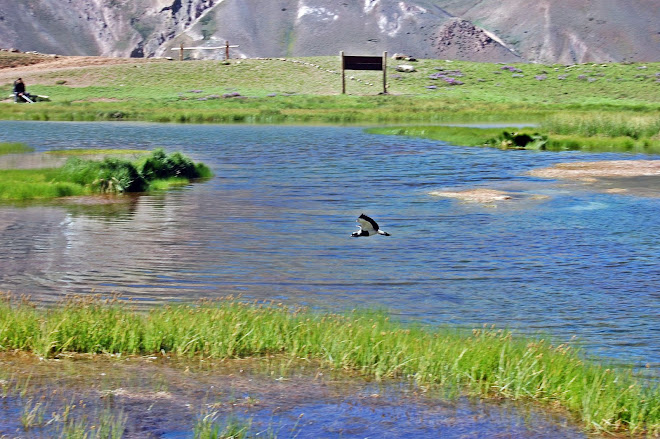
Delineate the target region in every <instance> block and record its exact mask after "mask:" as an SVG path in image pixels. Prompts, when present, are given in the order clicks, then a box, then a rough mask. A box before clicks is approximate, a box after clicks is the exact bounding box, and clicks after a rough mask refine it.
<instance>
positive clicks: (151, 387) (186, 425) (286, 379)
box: [0, 355, 586, 439]
mask: <svg viewBox="0 0 660 439" xmlns="http://www.w3.org/2000/svg"><path fill="white" fill-rule="evenodd" d="M286 363H290V360H289V361H285V360H276V359H275V360H274V359H264V360H257V361H255V360H232V361H223V362H207V361H204V362H199V363H195V362H187V363H184V364H181V363H177V362H175V361H173V360H170V359H167V358H164V357H159V358H155V357H154V358H129V359H110V358H100V359H99V358H97V359H96V360H94V361H89V360H88V359H85V358H84V357H78V358H74V359H62V360H47V361H42V360H39V359H37V358H35V357H30V356H25V355H18V356H11V355H8V356H0V364H2V366H3V368H2V372H0V392H1V394H0V395H1V397H0V401H1V405H0V407H1V409H0V435H8V437H17V436H18V437H24V438H41V437H60V433H61V432H62V431H63V430H64V429H65V428H66V425H68V424H71V423H78V425H79V428H83V427H84V428H85V429H86V430H88V431H89V430H90V429H91V428H92V426H94V425H96V426H97V428H98V425H99V424H100V423H101V422H103V418H104V417H105V418H106V419H107V418H108V417H110V416H112V417H114V418H115V419H118V418H120V416H123V418H124V423H123V424H124V425H123V427H124V429H125V430H124V436H123V437H125V438H127V439H129V438H136V439H138V438H139V439H143V438H155V437H161V438H171V439H173V438H181V439H184V438H186V439H188V438H192V437H193V429H194V425H195V423H196V421H197V420H200V419H202V418H204V417H205V416H210V417H213V419H215V421H216V422H217V423H219V424H221V425H222V424H223V423H224V422H226V420H227V419H229V418H230V417H233V418H235V419H240V420H242V421H243V422H244V423H248V422H249V423H251V427H250V431H251V432H252V433H253V434H254V433H258V432H260V433H261V435H258V436H255V437H280V438H293V437H300V438H332V437H344V438H356V439H357V438H361V439H362V438H367V437H373V438H396V437H416V438H436V437H438V434H439V433H440V434H441V435H442V437H448V438H477V437H506V438H537V439H538V438H548V439H550V438H556V437H562V438H584V437H586V436H585V435H584V433H582V432H581V430H580V428H579V427H578V426H576V425H575V424H573V423H571V422H569V421H567V420H566V419H565V418H562V416H561V415H560V414H558V413H547V409H545V411H546V412H545V413H544V411H543V409H541V408H538V407H531V406H528V405H524V404H520V403H518V404H516V403H513V402H505V401H500V402H492V401H491V402H484V401H479V400H474V399H467V398H459V399H453V400H451V401H448V400H446V399H444V398H439V397H438V395H435V394H433V393H431V392H428V391H424V390H423V389H420V388H415V387H412V386H410V385H405V384H401V383H398V384H397V383H387V382H383V383H373V382H366V381H364V380H360V379H358V378H351V377H347V376H346V374H344V373H339V372H332V371H327V370H326V371H324V372H321V370H318V369H316V368H315V366H314V365H313V364H308V363H300V364H289V365H288V366H287V365H285V364H286ZM30 412H33V413H40V414H41V421H40V422H37V421H36V420H35V421H34V422H33V424H32V425H30V428H28V429H25V428H24V426H23V423H22V422H21V420H22V419H23V420H25V419H26V418H27V416H26V414H27V413H30ZM67 412H68V416H69V417H68V419H67V418H65V417H64V414H65V413H67ZM106 422H107V421H106ZM270 433H272V434H273V435H269V434H270ZM78 436H82V435H81V434H79V435H78ZM78 436H75V437H78ZM3 437H4V436H3ZM250 437H253V436H250Z"/></svg>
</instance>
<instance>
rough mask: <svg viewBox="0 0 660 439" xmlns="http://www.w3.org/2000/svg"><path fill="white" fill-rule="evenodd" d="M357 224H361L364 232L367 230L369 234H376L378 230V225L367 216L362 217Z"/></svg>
mask: <svg viewBox="0 0 660 439" xmlns="http://www.w3.org/2000/svg"><path fill="white" fill-rule="evenodd" d="M357 222H358V223H359V224H360V227H361V228H362V230H367V231H369V232H372V231H373V232H375V231H377V230H378V223H376V221H374V220H373V219H371V218H369V217H368V216H367V215H365V214H362V215H360V217H359V218H358V219H357Z"/></svg>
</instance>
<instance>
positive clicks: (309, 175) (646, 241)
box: [0, 122, 660, 373]
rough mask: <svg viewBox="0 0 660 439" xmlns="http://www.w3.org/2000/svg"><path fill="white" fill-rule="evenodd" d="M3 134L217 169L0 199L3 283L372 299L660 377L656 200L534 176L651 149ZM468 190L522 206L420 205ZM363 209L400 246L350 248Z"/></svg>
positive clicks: (325, 136)
mask: <svg viewBox="0 0 660 439" xmlns="http://www.w3.org/2000/svg"><path fill="white" fill-rule="evenodd" d="M0 133H2V134H0V141H22V142H25V143H27V144H29V145H30V146H33V147H35V148H36V150H37V151H39V152H41V151H47V150H50V149H66V148H127V147H128V148H136V149H153V148H155V147H160V146H162V147H164V148H166V149H167V150H170V151H172V150H181V151H183V152H184V153H186V154H188V155H190V156H192V157H194V158H195V160H198V161H203V162H205V163H207V164H208V165H209V166H210V167H211V168H212V169H213V171H214V172H215V177H214V178H213V179H212V180H210V181H208V182H205V183H202V184H194V185H191V186H188V187H185V188H183V189H181V190H174V191H170V192H167V193H161V194H153V195H144V196H139V197H124V198H123V200H124V201H125V202H123V203H121V204H103V205H100V206H94V205H89V204H86V203H82V202H72V203H63V202H54V203H49V204H48V205H44V204H37V205H35V204H32V205H22V206H7V205H5V206H0V248H2V249H3V251H2V252H1V253H0V290H2V291H7V290H10V291H12V292H14V293H17V294H23V293H25V294H30V295H32V296H33V298H35V299H38V300H42V301H53V300H57V299H58V298H60V297H62V296H63V295H64V294H68V293H82V294H87V293H90V292H92V291H94V292H95V293H101V294H108V293H111V292H119V293H121V294H123V296H124V297H132V298H136V299H139V300H142V301H145V302H147V303H151V302H154V303H156V302H163V301H189V300H192V299H196V298H200V297H218V296H224V295H227V294H241V295H242V296H243V297H245V298H248V299H252V298H254V299H274V300H276V301H282V302H286V303H291V304H305V305H309V306H312V307H315V308H319V309H323V310H344V309H350V308H353V307H356V306H359V307H369V308H382V309H387V310H389V311H390V312H391V313H392V314H394V315H396V316H398V317H399V318H402V319H405V320H408V321H420V322H425V323H432V324H450V325H455V324H458V325H466V326H481V325H482V324H494V325H497V326H498V327H507V328H511V329H513V330H515V331H518V332H528V333H539V332H541V333H545V334H549V335H551V336H552V337H554V338H556V339H557V340H558V341H560V342H564V341H568V340H571V338H572V337H577V339H578V341H579V343H581V345H582V346H584V348H585V350H586V352H587V353H588V354H589V355H594V356H598V357H600V358H604V359H606V360H611V361H614V362H616V363H626V364H632V365H633V366H635V367H644V366H646V365H648V366H649V369H650V370H651V371H652V373H653V372H657V370H658V367H659V366H660V343H658V340H659V339H660V252H659V251H658V250H659V248H660V244H659V242H660V241H659V239H658V238H659V232H658V231H659V230H660V216H659V215H658V207H659V200H660V199H659V198H657V194H659V193H660V189H659V188H658V187H657V186H656V187H655V188H654V187H650V188H648V189H649V190H650V192H651V193H653V191H656V192H655V193H656V197H653V196H633V195H621V194H611V193H604V192H599V191H596V190H593V189H592V188H590V187H589V186H585V185H582V184H574V183H565V182H557V181H552V180H542V179H538V178H533V177H530V176H527V175H525V173H526V172H527V171H529V170H531V169H534V168H537V167H545V166H550V165H552V164H554V163H559V162H569V161H584V160H588V161H594V160H607V159H639V158H645V159H648V158H649V157H640V156H634V155H615V154H586V153H579V152H566V153H550V152H539V151H501V150H495V149H480V148H466V147H460V146H452V145H447V144H444V143H442V142H436V141H428V140H421V139H409V138H402V137H387V136H378V135H370V134H365V133H364V132H363V130H362V129H361V128H358V127H348V128H346V127H311V126H305V127H294V126H210V125H202V126H200V125H160V124H129V123H44V122H0ZM650 158H653V157H650ZM0 172H1V171H0ZM644 184H645V185H648V184H654V183H652V182H651V183H649V182H644ZM655 184H657V183H655ZM471 188H493V189H502V190H508V191H511V192H513V193H515V194H516V197H514V198H515V199H514V200H511V201H508V202H498V203H495V204H490V205H483V204H474V203H462V202H460V201H458V200H453V199H447V198H440V197H436V196H432V195H430V194H429V192H431V191H434V190H441V189H471ZM360 213H365V214H367V215H370V216H371V217H373V218H374V219H376V220H377V221H378V222H379V224H380V226H381V227H382V228H383V229H384V230H386V231H388V232H389V233H391V235H392V236H390V237H383V236H377V237H372V238H358V239H355V238H350V234H351V232H353V231H354V230H356V228H355V226H356V223H355V219H356V218H357V216H358V215H360Z"/></svg>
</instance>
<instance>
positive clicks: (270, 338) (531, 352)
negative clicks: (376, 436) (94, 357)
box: [0, 295, 660, 435]
mask: <svg viewBox="0 0 660 439" xmlns="http://www.w3.org/2000/svg"><path fill="white" fill-rule="evenodd" d="M0 350H3V351H11V350H23V351H29V352H34V353H36V354H38V355H41V356H44V357H55V356H58V355H60V354H62V353H64V352H81V353H108V354H135V355H148V354H159V353H166V354H172V355H176V356H179V357H183V358H197V357H211V358H218V359H223V358H240V357H249V356H262V355H269V354H282V355H285V356H291V357H292V358H305V359H316V360H320V361H321V362H322V363H323V364H325V365H326V366H327V367H333V368H337V369H345V370H348V371H352V372H357V373H360V374H362V375H364V376H367V377H373V378H376V379H383V378H405V379H410V380H413V381H415V382H417V383H418V384H420V385H440V386H444V387H446V388H450V389H451V388H454V389H460V391H464V392H468V393H470V394H473V395H480V396H484V397H506V398H512V399H529V400H535V401H540V402H543V403H546V404H550V405H557V406H561V407H563V408H565V409H567V410H569V411H570V412H571V413H573V414H574V415H575V416H577V417H579V418H580V419H581V420H582V421H583V422H584V425H585V426H586V427H587V428H590V429H598V430H603V431H627V432H630V433H631V434H643V433H648V434H651V435H653V434H658V433H660V389H658V387H657V384H652V383H651V384H650V383H649V382H648V381H643V380H641V379H638V378H636V377H635V376H634V375H633V374H632V373H631V372H630V371H622V370H618V369H617V370H615V369H610V368H607V367H605V366H602V365H599V364H596V363H593V362H591V361H587V360H585V359H584V358H583V357H582V355H580V353H579V352H576V351H575V350H574V349H572V348H571V347H570V346H567V345H560V346H553V345H552V344H551V343H549V342H548V341H545V340H542V339H531V338H524V337H514V336H513V335H512V334H511V333H510V332H506V331H502V330H496V329H494V328H489V327H484V328H480V329H475V330H473V331H472V332H471V333H464V332H461V331H457V330H447V329H437V328H423V327H409V326H404V325H402V324H400V323H397V322H394V321H391V320H390V318H389V317H388V316H387V315H385V314H383V313H373V312H353V313H351V314H349V315H338V314H319V313H312V312H309V311H307V310H304V309H289V308H287V307H284V306H282V305H281V304H278V305H273V304H270V305H263V304H257V303H253V304H246V303H243V302H240V301H238V300H235V299H227V300H222V301H219V302H201V303H198V304H195V305H176V306H161V307H155V308H153V309H150V310H149V311H147V312H140V311H137V310H135V309H132V308H131V307H130V305H129V304H126V303H123V302H120V301H118V300H117V299H113V300H109V301H101V300H99V299H90V298H85V299H83V298H69V299H67V300H65V301H64V302H62V303H60V304H59V305H57V306H54V307H51V308H47V309H39V308H37V307H36V306H35V305H33V304H31V303H30V302H29V301H27V300H25V299H23V300H17V299H16V298H12V297H11V296H9V295H5V296H4V297H3V300H2V301H1V302H0Z"/></svg>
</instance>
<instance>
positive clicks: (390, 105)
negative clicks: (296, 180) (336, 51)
mask: <svg viewBox="0 0 660 439" xmlns="http://www.w3.org/2000/svg"><path fill="white" fill-rule="evenodd" d="M5 53H6V52H0V66H2V65H4V64H3V59H4V58H3V57H5V55H4V54H5ZM5 61H6V60H5ZM390 61H391V62H390V66H389V68H388V71H387V81H388V91H389V94H388V95H386V96H379V95H378V94H379V92H381V91H382V82H381V81H382V74H381V73H380V72H363V71H347V77H348V79H347V95H341V94H340V93H341V78H340V74H339V72H338V69H339V60H338V57H316V58H304V59H286V60H283V59H250V60H240V61H238V60H232V61H231V62H230V63H229V64H224V63H222V62H218V61H185V62H178V61H166V60H147V61H145V60H136V61H135V62H131V61H130V60H123V62H122V63H119V64H114V63H113V64H107V65H104V64H103V63H100V62H98V63H89V64H87V65H82V66H76V65H75V63H71V62H67V63H65V62H64V60H61V61H59V64H58V62H57V61H48V62H43V63H41V64H39V66H37V68H35V67H34V66H30V67H23V68H12V69H7V68H5V69H0V84H1V85H0V93H2V95H4V96H8V95H9V94H10V92H11V82H12V81H13V79H15V77H16V76H17V75H21V76H23V77H24V79H25V80H26V82H27V85H28V91H30V92H31V93H33V94H40V95H48V96H50V98H51V102H44V103H38V104H36V105H14V104H13V103H11V101H10V100H6V101H4V102H6V104H5V103H3V104H0V118H3V119H32V120H113V119H124V120H127V119H128V120H145V121H164V122H168V121H173V122H265V123H272V122H294V123H299V122H329V123H337V122H356V123H360V122H389V123H400V122H436V121H469V120H484V121H488V120H490V121H514V120H515V121H517V120H525V121H538V120H542V119H544V118H545V117H547V116H548V115H552V114H556V113H559V112H565V111H568V110H570V111H571V112H582V111H592V110H601V111H610V112H611V111H617V112H625V113H627V112H635V113H638V112H644V113H651V114H660V63H651V64H597V65H595V64H588V65H575V66H563V65H552V66H551V65H539V64H516V65H502V64H490V63H471V62H458V61H456V62H451V61H445V60H421V61H419V62H416V63H410V64H412V65H414V67H415V69H416V71H415V72H413V73H401V72H397V71H396V70H395V67H396V65H398V64H401V62H396V61H393V60H390Z"/></svg>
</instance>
